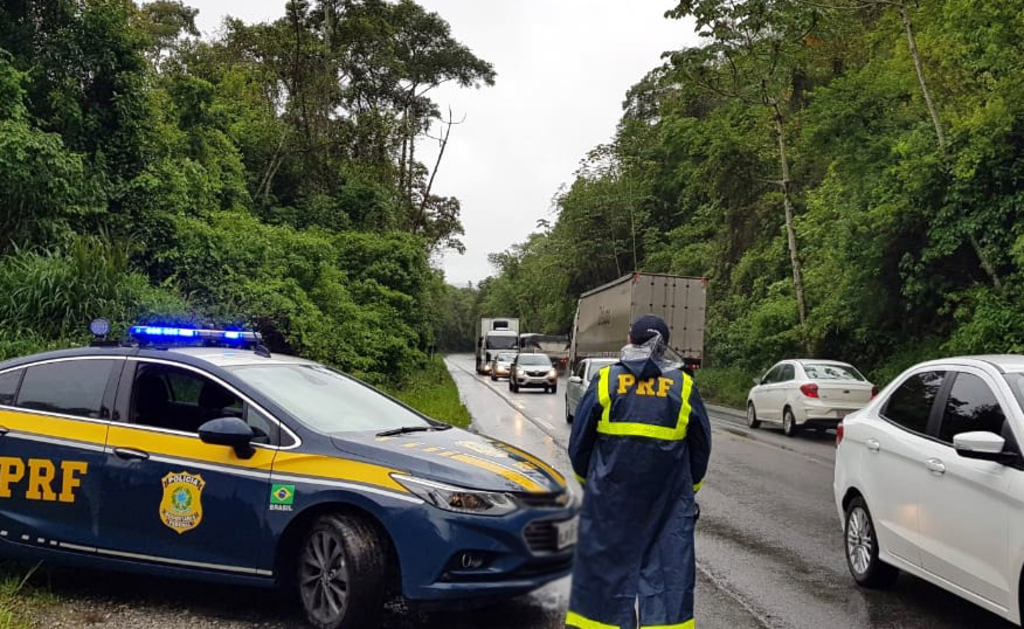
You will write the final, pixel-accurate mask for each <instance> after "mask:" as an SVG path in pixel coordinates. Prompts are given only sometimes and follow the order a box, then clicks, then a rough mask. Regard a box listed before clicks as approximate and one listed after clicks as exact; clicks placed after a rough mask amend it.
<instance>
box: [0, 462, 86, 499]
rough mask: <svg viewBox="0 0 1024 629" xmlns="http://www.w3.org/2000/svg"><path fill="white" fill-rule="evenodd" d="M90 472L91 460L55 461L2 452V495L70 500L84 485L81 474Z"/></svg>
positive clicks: (2, 496) (4, 496) (0, 482)
mask: <svg viewBox="0 0 1024 629" xmlns="http://www.w3.org/2000/svg"><path fill="white" fill-rule="evenodd" d="M58 468H59V469H58ZM88 472H89V464H88V463H86V462H85V461H59V462H54V461H51V460H49V459H27V460H26V459H19V458H17V457H10V456H0V499H4V498H12V497H24V498H25V499H26V500H42V501H44V502H68V503H71V502H74V501H75V493H76V490H77V489H78V488H79V487H81V485H82V477H83V476H85V475H86V474H87V473H88Z"/></svg>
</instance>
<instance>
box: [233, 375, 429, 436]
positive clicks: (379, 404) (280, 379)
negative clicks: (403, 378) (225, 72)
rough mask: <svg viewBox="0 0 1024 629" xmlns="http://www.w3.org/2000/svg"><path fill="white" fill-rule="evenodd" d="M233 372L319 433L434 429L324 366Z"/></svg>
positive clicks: (382, 395) (368, 388) (419, 416)
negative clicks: (422, 427)
mask: <svg viewBox="0 0 1024 629" xmlns="http://www.w3.org/2000/svg"><path fill="white" fill-rule="evenodd" d="M231 371H232V372H233V373H234V374H235V375H236V376H238V378H239V379H240V380H242V381H243V382H245V383H247V384H249V385H252V386H253V387H255V388H256V389H258V390H259V391H260V392H261V393H263V394H264V395H266V396H267V397H269V398H270V399H271V400H273V401H274V402H276V403H277V404H278V405H279V406H281V408H283V409H285V410H286V411H288V412H289V413H291V414H292V415H294V416H295V418H296V419H298V420H299V421H300V422H302V423H303V424H305V425H306V426H307V427H309V428H311V429H313V430H316V431H317V432H322V433H327V434H331V433H338V432H356V431H363V430H374V431H381V430H390V429H393V428H402V427H405V426H428V425H430V422H428V421H427V420H426V419H424V418H423V417H422V416H421V415H419V414H418V413H416V412H415V411H413V410H411V409H409V408H406V407H405V406H403V405H401V404H399V403H398V402H396V401H394V400H392V399H391V398H389V397H387V396H386V395H384V394H382V393H380V392H379V391H377V390H376V389H373V388H371V387H369V386H367V385H365V384H363V383H362V382H359V381H358V380H355V379H354V378H350V377H348V376H345V375H342V374H340V373H338V372H336V371H333V370H331V369H328V368H327V367H324V366H322V365H249V366H244V367H235V368H233V369H231Z"/></svg>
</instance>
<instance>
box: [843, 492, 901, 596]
mask: <svg viewBox="0 0 1024 629" xmlns="http://www.w3.org/2000/svg"><path fill="white" fill-rule="evenodd" d="M844 519H845V526H844V529H845V533H846V535H845V538H846V565H847V566H848V567H849V568H850V574H851V575H853V578H854V580H855V581H856V582H857V583H858V584H859V585H862V586H864V587H868V588H887V587H889V586H890V585H892V584H893V582H894V581H895V580H896V577H897V576H899V570H897V569H896V568H894V567H893V566H890V565H889V564H887V563H883V562H882V560H880V559H879V558H878V538H877V536H876V535H875V525H874V522H873V521H872V519H871V513H870V512H869V511H868V505H867V503H865V502H864V499H863V498H861V497H859V496H858V497H857V498H854V499H853V500H852V501H851V502H850V506H849V507H847V508H846V517H845V518H844Z"/></svg>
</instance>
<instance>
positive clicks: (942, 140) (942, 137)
mask: <svg viewBox="0 0 1024 629" xmlns="http://www.w3.org/2000/svg"><path fill="white" fill-rule="evenodd" d="M900 17H901V18H903V26H904V27H906V29H907V45H908V47H909V48H910V55H911V56H912V57H913V58H914V68H915V69H916V70H917V81H918V82H919V83H920V84H921V95H922V96H924V102H925V105H927V107H928V115H930V116H931V117H932V124H933V125H934V126H935V136H936V137H937V138H938V140H939V150H940V151H942V154H943V155H944V156H945V154H946V134H945V132H944V131H943V130H942V121H941V120H939V111H938V110H937V109H936V108H935V101H933V100H932V93H931V91H930V90H929V89H928V81H926V80H925V78H924V66H923V65H922V64H921V55H920V53H918V52H917V39H916V38H915V37H914V25H913V24H912V23H911V22H910V13H909V12H908V11H907V6H906V5H905V4H901V5H900Z"/></svg>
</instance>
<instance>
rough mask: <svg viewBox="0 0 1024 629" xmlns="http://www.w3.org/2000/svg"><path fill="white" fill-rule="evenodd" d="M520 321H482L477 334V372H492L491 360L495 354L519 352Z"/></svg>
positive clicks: (506, 318) (495, 319)
mask: <svg viewBox="0 0 1024 629" xmlns="http://www.w3.org/2000/svg"><path fill="white" fill-rule="evenodd" d="M518 349H519V319H514V318H510V317H496V318H484V319H480V324H479V325H478V326H477V334H476V372H477V373H478V374H487V373H490V371H491V358H493V357H494V354H495V352H499V351H503V350H504V351H518Z"/></svg>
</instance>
